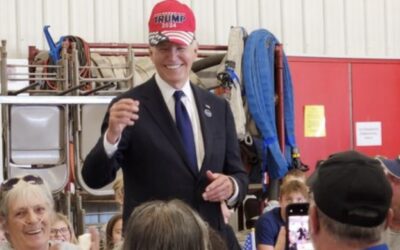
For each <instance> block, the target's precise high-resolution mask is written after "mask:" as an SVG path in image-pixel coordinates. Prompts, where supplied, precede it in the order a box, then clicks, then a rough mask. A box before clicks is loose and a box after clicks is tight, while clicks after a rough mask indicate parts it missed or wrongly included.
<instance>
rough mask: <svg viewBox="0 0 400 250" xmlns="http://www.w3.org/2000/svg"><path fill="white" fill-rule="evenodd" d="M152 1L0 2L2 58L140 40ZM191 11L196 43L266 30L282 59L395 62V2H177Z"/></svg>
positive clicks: (399, 34)
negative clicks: (49, 39)
mask: <svg viewBox="0 0 400 250" xmlns="http://www.w3.org/2000/svg"><path fill="white" fill-rule="evenodd" d="M156 2H158V0H0V39H6V40H7V41H8V51H9V56H10V57H13V58H26V56H27V50H28V49H27V48H28V45H36V46H38V47H39V48H46V47H45V46H46V40H45V39H44V36H43V33H42V28H43V25H44V24H49V25H51V28H50V32H51V34H52V36H53V39H54V40H56V41H58V39H59V37H60V36H61V35H77V36H80V37H82V38H83V39H85V40H86V41H89V42H132V43H142V42H146V41H147V30H148V29H147V19H148V16H149V14H150V11H151V8H152V6H153V5H154V3H156ZM183 2H185V3H187V4H189V5H190V6H192V8H193V10H194V12H195V14H196V17H197V23H198V29H197V37H198V40H199V41H200V43H201V44H226V43H227V37H228V33H229V27H230V26H232V25H234V26H236V25H240V26H243V27H245V28H246V29H247V30H248V31H252V30H254V29H257V28H267V29H268V30H270V31H271V32H272V33H274V34H275V35H276V36H277V37H278V39H279V40H280V41H281V42H283V44H284V46H285V50H286V53H287V54H289V55H310V56H333V57H382V58H399V57H400V15H399V13H400V1H399V0H197V1H196V0H183Z"/></svg>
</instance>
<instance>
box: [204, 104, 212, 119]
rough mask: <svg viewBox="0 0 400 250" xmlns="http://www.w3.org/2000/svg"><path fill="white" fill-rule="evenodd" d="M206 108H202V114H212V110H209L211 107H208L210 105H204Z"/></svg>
mask: <svg viewBox="0 0 400 250" xmlns="http://www.w3.org/2000/svg"><path fill="white" fill-rule="evenodd" d="M204 106H205V107H206V108H205V109H204V114H205V115H206V116H207V117H211V116H212V112H211V107H210V105H207V104H206V105H204Z"/></svg>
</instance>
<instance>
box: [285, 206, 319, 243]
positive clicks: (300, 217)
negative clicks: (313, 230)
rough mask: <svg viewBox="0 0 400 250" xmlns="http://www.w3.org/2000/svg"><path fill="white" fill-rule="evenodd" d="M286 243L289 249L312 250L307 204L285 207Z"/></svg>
mask: <svg viewBox="0 0 400 250" xmlns="http://www.w3.org/2000/svg"><path fill="white" fill-rule="evenodd" d="M287 215H288V220H287V229H288V230H287V244H288V249H289V250H313V249H314V247H313V245H312V242H311V239H310V230H309V224H308V204H306V203H301V204H291V205H289V206H288V207H287Z"/></svg>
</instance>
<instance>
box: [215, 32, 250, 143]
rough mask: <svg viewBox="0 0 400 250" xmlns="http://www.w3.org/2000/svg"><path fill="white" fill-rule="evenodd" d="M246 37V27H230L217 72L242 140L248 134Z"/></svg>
mask: <svg viewBox="0 0 400 250" xmlns="http://www.w3.org/2000/svg"><path fill="white" fill-rule="evenodd" d="M246 37H247V32H246V31H245V29H244V28H242V27H232V28H231V29H230V33H229V40H228V51H227V54H226V56H225V58H224V60H223V61H222V63H221V66H220V67H219V69H218V72H217V79H218V80H219V83H220V86H222V87H223V88H224V90H225V91H224V93H225V94H224V96H225V98H226V99H227V100H228V102H229V104H230V107H231V110H232V113H233V118H234V120H235V126H236V133H237V136H238V138H239V140H241V141H243V140H244V139H245V136H246V115H245V111H244V108H243V99H242V57H243V49H244V39H245V38H246Z"/></svg>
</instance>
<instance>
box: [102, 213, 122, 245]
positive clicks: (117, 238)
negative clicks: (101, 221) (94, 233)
mask: <svg viewBox="0 0 400 250" xmlns="http://www.w3.org/2000/svg"><path fill="white" fill-rule="evenodd" d="M122 240H123V239H122V214H121V213H118V214H116V215H114V216H113V217H111V219H110V220H109V221H108V223H107V227H106V250H112V249H114V248H115V247H116V246H118V245H119V244H120V243H121V242H122Z"/></svg>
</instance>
